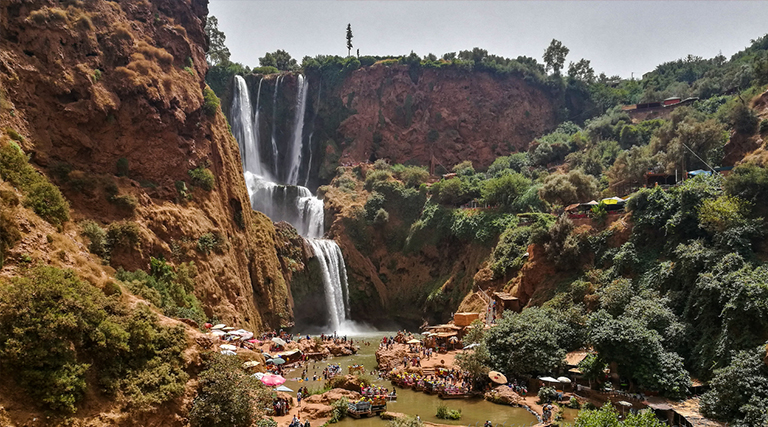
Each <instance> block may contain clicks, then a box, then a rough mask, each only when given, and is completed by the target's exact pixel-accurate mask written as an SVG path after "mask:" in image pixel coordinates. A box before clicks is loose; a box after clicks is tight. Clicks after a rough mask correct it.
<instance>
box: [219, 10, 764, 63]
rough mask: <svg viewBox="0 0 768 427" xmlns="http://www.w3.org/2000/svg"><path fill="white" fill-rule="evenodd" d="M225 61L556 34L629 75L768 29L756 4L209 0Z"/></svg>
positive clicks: (519, 45)
mask: <svg viewBox="0 0 768 427" xmlns="http://www.w3.org/2000/svg"><path fill="white" fill-rule="evenodd" d="M209 10H210V14H211V15H214V16H216V17H217V18H218V19H219V29H220V30H222V31H224V33H225V34H226V36H227V41H226V44H227V46H228V47H229V49H230V51H231V52H232V60H233V61H235V62H241V63H243V64H245V65H249V66H251V67H253V66H258V58H259V57H260V56H264V53H265V52H273V51H275V50H277V49H283V50H286V51H288V52H289V53H290V54H291V55H292V56H293V57H294V58H296V59H297V60H298V61H299V63H301V59H302V58H303V57H304V56H306V55H309V56H315V55H318V54H325V55H342V56H345V55H346V54H347V49H346V39H345V34H346V26H347V24H348V23H351V24H352V32H353V34H354V38H353V40H352V43H353V45H354V47H353V50H352V52H353V53H354V52H355V50H356V49H360V55H401V54H408V53H410V51H411V50H413V51H414V52H416V53H418V54H419V55H421V56H424V55H426V54H428V53H434V54H436V55H438V56H442V54H443V53H445V52H455V51H459V50H467V49H472V48H473V47H481V48H483V49H487V50H488V52H490V53H493V54H496V55H501V56H505V57H512V58H514V57H517V56H519V55H525V56H532V57H535V58H536V59H537V60H539V62H541V56H542V54H543V53H544V49H546V47H547V46H548V45H549V42H550V41H551V40H552V39H553V38H555V39H558V40H560V41H561V42H563V44H564V45H565V46H567V47H568V48H570V50H571V52H570V54H569V55H568V58H567V60H566V64H567V62H568V61H578V60H579V59H581V58H586V59H589V60H591V61H592V67H593V68H594V69H595V72H596V73H598V74H599V73H600V72H605V73H606V74H608V75H609V76H610V75H616V74H618V75H620V76H622V77H625V78H628V77H630V75H631V73H634V76H635V77H640V76H642V74H643V73H646V72H648V71H651V70H653V69H654V68H655V67H656V65H658V64H660V63H663V62H666V61H671V60H675V59H678V58H681V57H684V56H686V55H688V54H693V55H698V56H702V57H705V58H710V57H713V56H715V55H717V54H718V52H722V53H723V55H725V56H726V57H729V58H730V56H731V55H733V54H734V53H736V52H738V51H739V50H741V49H743V48H744V47H746V46H747V45H748V44H749V43H750V40H751V39H756V38H758V37H761V36H762V35H764V34H765V33H766V32H768V24H766V22H768V21H766V17H768V2H764V1H749V2H735V1H721V2H717V1H704V2H693V1H675V2H655V1H612V2H607V1H605V2H603V1H591V2H576V1H567V2H560V1H538V2H525V1H509V2H504V1H492V2H481V1H472V2H464V1H418V2H417V1H408V2H405V1H319V0H318V1H290V0H289V1H285V0H284V1H260V0H210V4H209Z"/></svg>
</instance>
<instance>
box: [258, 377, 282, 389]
mask: <svg viewBox="0 0 768 427" xmlns="http://www.w3.org/2000/svg"><path fill="white" fill-rule="evenodd" d="M261 382H262V383H264V385H267V386H270V387H274V386H276V385H283V384H284V383H285V378H283V377H282V375H272V374H267V375H264V376H263V377H261Z"/></svg>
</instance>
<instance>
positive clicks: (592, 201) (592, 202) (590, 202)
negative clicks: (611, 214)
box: [583, 200, 600, 206]
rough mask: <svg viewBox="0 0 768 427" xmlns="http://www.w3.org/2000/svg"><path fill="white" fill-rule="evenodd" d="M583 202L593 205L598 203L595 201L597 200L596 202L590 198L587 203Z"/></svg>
mask: <svg viewBox="0 0 768 427" xmlns="http://www.w3.org/2000/svg"><path fill="white" fill-rule="evenodd" d="M583 204H585V205H589V206H595V205H599V204H600V203H597V202H596V201H594V200H590V201H588V202H587V203H583Z"/></svg>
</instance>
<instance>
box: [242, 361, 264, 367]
mask: <svg viewBox="0 0 768 427" xmlns="http://www.w3.org/2000/svg"><path fill="white" fill-rule="evenodd" d="M259 365H261V362H257V361H255V360H249V361H247V362H245V363H243V368H253V367H254V366H259Z"/></svg>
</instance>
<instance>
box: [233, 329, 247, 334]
mask: <svg viewBox="0 0 768 427" xmlns="http://www.w3.org/2000/svg"><path fill="white" fill-rule="evenodd" d="M247 333H248V331H246V330H245V329H238V330H236V331H232V332H230V334H236V335H245V334H247Z"/></svg>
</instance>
